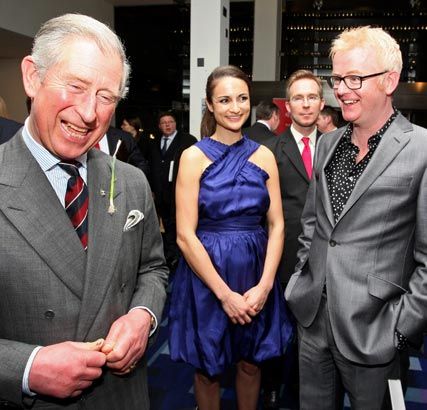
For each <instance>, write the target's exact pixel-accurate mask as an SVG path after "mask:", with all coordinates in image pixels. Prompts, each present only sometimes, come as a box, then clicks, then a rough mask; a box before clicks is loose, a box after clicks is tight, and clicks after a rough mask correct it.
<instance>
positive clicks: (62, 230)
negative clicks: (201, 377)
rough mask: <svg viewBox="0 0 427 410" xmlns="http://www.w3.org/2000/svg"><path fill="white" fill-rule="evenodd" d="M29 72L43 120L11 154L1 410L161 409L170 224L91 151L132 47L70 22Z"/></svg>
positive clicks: (14, 142)
mask: <svg viewBox="0 0 427 410" xmlns="http://www.w3.org/2000/svg"><path fill="white" fill-rule="evenodd" d="M45 50H49V53H45ZM21 68H22V74H23V82H24V89H25V91H26V93H27V95H29V96H30V97H31V100H32V106H31V112H30V115H29V117H28V120H27V121H26V123H25V125H24V127H23V128H21V129H20V130H19V131H18V132H17V134H16V135H15V136H14V137H13V138H12V139H10V140H9V141H8V142H6V143H4V144H2V145H0V197H1V198H2V200H1V201H0V240H1V243H2V257H1V258H0V277H1V286H0V362H1V366H0V408H1V409H6V408H7V409H9V408H20V409H21V408H22V409H23V408H32V409H39V408H49V409H52V410H61V409H64V408H67V409H69V410H78V409H82V408H85V409H88V410H104V409H111V410H119V409H127V410H128V409H129V410H142V409H144V410H148V409H149V398H148V392H147V379H146V372H147V365H146V359H145V351H146V347H147V343H148V340H149V335H150V334H152V333H153V332H154V331H155V328H156V324H157V319H159V318H160V317H161V314H162V309H163V305H164V301H165V296H166V292H165V285H166V283H167V268H166V265H165V261H164V257H163V249H162V241H161V236H160V232H159V228H158V223H157V217H156V214H155V208H154V204H153V201H152V196H151V192H150V189H149V185H148V182H147V180H146V178H145V176H144V174H143V173H142V172H141V171H140V170H138V169H137V168H135V167H132V166H129V165H128V164H125V163H123V162H121V161H117V162H116V163H115V167H114V168H113V167H112V166H111V158H110V157H109V156H107V155H106V154H105V153H103V152H101V151H100V150H97V149H92V148H93V147H94V146H95V145H96V144H97V142H98V141H99V140H100V139H101V138H102V136H103V135H104V134H105V132H106V131H107V129H108V126H109V123H110V120H111V117H112V115H113V114H114V111H115V108H116V104H117V102H118V101H119V100H120V98H122V97H124V96H125V95H126V91H127V82H128V74H129V65H128V63H127V60H126V56H125V53H124V49H123V46H122V45H121V42H120V40H119V39H118V37H117V36H116V35H115V34H114V33H113V32H112V31H111V30H110V29H109V28H108V27H107V26H105V25H104V24H102V23H100V22H99V21H96V20H94V19H93V18H91V17H87V16H83V15H77V14H66V15H63V16H60V17H57V18H54V19H51V20H49V21H48V22H46V23H45V24H44V25H43V26H42V28H41V29H40V31H39V32H38V33H37V35H36V37H35V39H34V45H33V49H32V54H31V55H29V56H26V57H25V58H24V59H23V61H22V64H21Z"/></svg>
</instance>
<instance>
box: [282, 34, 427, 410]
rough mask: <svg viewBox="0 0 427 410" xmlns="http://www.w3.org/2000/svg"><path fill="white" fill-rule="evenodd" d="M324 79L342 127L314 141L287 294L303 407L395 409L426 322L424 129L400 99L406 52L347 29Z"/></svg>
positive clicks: (387, 39) (386, 39) (386, 38)
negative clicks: (393, 383)
mask: <svg viewBox="0 0 427 410" xmlns="http://www.w3.org/2000/svg"><path fill="white" fill-rule="evenodd" d="M331 56H332V73H333V75H332V76H331V77H330V78H329V79H328V82H329V85H330V86H331V87H332V88H333V90H334V95H335V98H336V99H337V101H338V103H339V105H340V107H341V110H342V115H343V118H344V120H345V121H349V123H350V124H349V125H348V126H347V127H343V128H340V129H338V130H335V131H332V132H330V133H328V134H327V135H326V136H324V137H322V138H321V139H320V141H319V144H318V146H317V152H316V162H315V164H314V170H315V173H314V177H313V179H312V181H311V183H310V188H309V190H308V193H307V201H306V205H305V208H304V211H303V215H302V219H301V220H302V226H303V233H302V234H301V236H300V238H299V242H300V245H301V246H300V248H299V250H298V262H297V265H296V267H295V273H294V274H293V275H292V277H291V279H290V280H289V283H288V286H287V288H286V299H287V301H288V304H289V307H290V308H291V310H292V312H293V313H294V316H295V317H296V319H297V321H298V337H299V347H300V360H299V363H300V376H301V378H300V380H301V384H300V386H301V394H300V400H301V408H302V409H307V410H312V409H313V410H314V409H316V410H329V409H338V408H342V406H343V403H342V398H343V394H342V392H343V390H345V391H346V392H347V393H348V397H349V399H350V404H351V408H352V409H355V410H362V409H363V410H364V409H382V410H385V409H391V408H403V407H404V406H403V407H401V406H400V405H399V404H398V405H396V406H394V405H393V406H392V405H391V403H390V400H389V398H390V395H389V391H388V390H389V389H388V381H389V380H396V379H400V380H402V383H403V384H405V383H404V380H405V379H406V374H407V370H408V367H409V357H408V350H407V347H408V344H409V345H410V344H413V345H414V346H417V347H419V346H421V343H422V341H423V332H425V329H426V325H427V156H426V152H427V130H426V129H424V128H421V127H418V126H416V125H413V124H411V123H410V122H409V121H408V120H407V119H406V118H405V117H404V116H403V115H402V114H401V113H399V112H398V111H397V110H396V108H394V106H393V94H394V92H395V90H396V88H397V87H398V85H399V77H400V73H401V70H402V53H401V51H400V48H399V44H398V43H397V42H396V41H395V39H393V38H392V37H391V36H390V35H389V34H388V33H387V32H385V31H384V30H382V29H381V28H372V27H357V28H354V29H349V30H345V31H344V32H342V33H341V34H340V35H339V36H338V37H337V38H336V39H335V40H334V41H333V43H332V47H331Z"/></svg>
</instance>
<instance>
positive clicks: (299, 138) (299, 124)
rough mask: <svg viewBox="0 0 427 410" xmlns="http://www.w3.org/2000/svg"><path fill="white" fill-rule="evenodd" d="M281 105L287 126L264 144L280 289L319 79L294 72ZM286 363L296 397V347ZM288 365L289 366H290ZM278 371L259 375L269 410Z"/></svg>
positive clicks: (307, 164) (291, 246) (291, 248)
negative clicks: (270, 170) (278, 210)
mask: <svg viewBox="0 0 427 410" xmlns="http://www.w3.org/2000/svg"><path fill="white" fill-rule="evenodd" d="M285 104H286V109H287V110H288V112H289V114H290V116H291V119H292V124H291V126H290V127H289V128H288V129H286V131H285V132H283V133H282V134H281V135H279V136H278V137H273V138H271V139H270V140H268V141H267V142H266V143H265V145H267V146H268V147H269V148H270V149H271V150H272V151H273V153H274V156H275V158H276V161H277V165H278V168H279V178H280V189H281V194H282V206H283V214H284V218H285V245H284V249H283V255H282V259H281V261H280V265H279V268H278V271H277V274H278V275H279V277H280V281H281V283H282V285H283V286H284V288H285V287H286V285H287V283H288V281H289V278H290V276H291V275H292V273H293V272H294V268H295V264H296V254H297V249H298V236H299V235H300V233H301V222H300V219H301V213H302V210H303V208H304V204H305V199H306V195H307V190H308V185H309V183H310V179H311V166H312V161H313V158H314V152H315V148H316V142H317V139H318V137H319V135H320V134H319V132H318V131H317V128H316V121H317V118H318V116H319V113H320V110H321V109H322V108H323V105H324V100H323V89H322V83H321V81H320V80H319V78H318V77H316V76H315V75H314V74H313V73H312V72H311V71H308V70H298V71H295V72H294V73H293V74H291V76H290V77H289V79H288V81H287V84H286V103H285ZM290 355H292V358H291V357H290ZM286 359H287V361H288V364H287V366H289V364H290V365H291V371H290V374H289V377H288V378H287V382H288V386H286V387H290V388H293V390H294V391H293V393H295V395H296V396H297V397H298V394H297V392H296V391H295V390H297V388H298V359H297V349H296V345H295V346H294V352H293V353H290V354H289V353H288V352H287V354H286ZM290 361H293V363H292V364H291V363H290ZM282 367H283V366H282V365H280V362H279V361H277V360H273V364H272V366H271V368H269V371H266V372H263V375H264V374H266V376H267V378H268V379H269V380H271V388H270V389H269V387H268V384H269V382H267V386H266V390H267V392H268V391H269V390H271V391H272V394H270V395H268V394H267V405H270V408H278V403H275V400H274V398H275V397H278V394H277V389H278V387H279V386H280V381H281V377H280V376H281V374H282V373H281V372H282ZM274 369H276V370H274ZM268 397H270V399H268ZM267 408H268V407H267Z"/></svg>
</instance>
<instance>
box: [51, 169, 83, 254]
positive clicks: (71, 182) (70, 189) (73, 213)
mask: <svg viewBox="0 0 427 410" xmlns="http://www.w3.org/2000/svg"><path fill="white" fill-rule="evenodd" d="M58 165H59V166H60V167H61V168H62V169H63V170H64V171H65V172H67V174H69V175H70V178H69V179H68V183H67V192H66V193H65V210H66V211H67V215H68V217H69V218H70V220H71V223H72V224H73V226H74V229H75V231H76V233H77V235H78V236H79V238H80V241H81V243H82V245H83V248H84V249H85V250H86V249H87V240H88V235H87V230H88V224H87V219H88V218H87V213H88V205H89V195H88V189H87V185H86V184H85V182H84V181H83V178H82V177H81V176H80V174H79V169H78V168H79V167H80V166H81V165H82V164H80V162H77V161H74V162H60V163H59V164H58Z"/></svg>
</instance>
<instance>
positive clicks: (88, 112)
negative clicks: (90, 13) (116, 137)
mask: <svg viewBox="0 0 427 410" xmlns="http://www.w3.org/2000/svg"><path fill="white" fill-rule="evenodd" d="M22 71H23V80H24V87H25V91H26V92H27V94H28V95H29V96H30V97H31V98H32V105H31V114H30V120H29V129H30V132H31V135H32V136H33V138H34V139H35V140H36V141H37V142H39V143H40V144H41V145H43V146H44V147H45V148H46V149H47V150H49V151H50V152H51V153H52V154H53V155H55V156H57V157H59V158H62V159H68V160H69V159H74V158H77V157H79V156H80V155H82V154H83V153H85V152H87V151H88V150H89V149H90V148H91V147H93V146H94V145H95V144H96V143H97V142H98V141H99V140H100V139H101V138H102V137H103V135H104V134H105V132H106V130H107V128H108V126H109V124H110V120H111V117H112V115H113V113H114V110H115V108H116V103H117V101H118V96H119V89H120V81H121V77H122V64H121V61H120V58H119V57H118V56H115V55H111V54H108V55H106V54H104V53H103V52H102V51H101V50H100V49H99V48H98V46H97V45H96V44H95V43H94V42H93V41H90V40H82V39H79V40H75V39H71V40H70V41H69V42H68V43H67V45H66V47H65V50H64V51H63V53H62V56H61V58H60V61H59V62H58V63H56V64H54V65H53V66H51V67H50V68H49V69H48V70H47V72H46V75H45V76H44V78H43V79H42V78H41V77H40V75H39V72H38V71H37V67H36V66H35V63H34V61H33V59H32V57H25V58H24V60H23V62H22Z"/></svg>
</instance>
